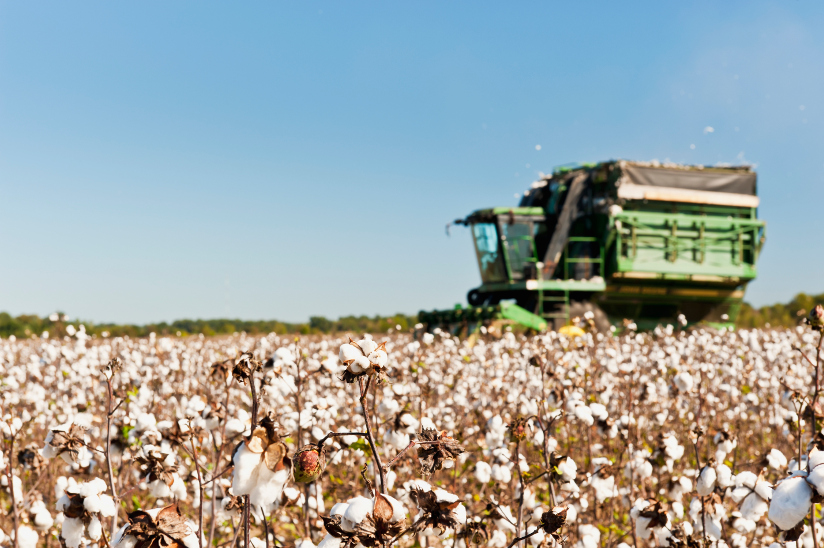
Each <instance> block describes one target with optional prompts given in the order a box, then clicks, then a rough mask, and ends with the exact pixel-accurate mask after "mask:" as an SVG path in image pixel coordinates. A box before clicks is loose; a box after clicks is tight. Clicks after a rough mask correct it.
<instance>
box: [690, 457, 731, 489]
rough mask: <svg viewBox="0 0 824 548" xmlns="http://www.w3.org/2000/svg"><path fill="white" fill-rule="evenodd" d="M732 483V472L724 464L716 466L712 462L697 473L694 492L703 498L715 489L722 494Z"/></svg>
mask: <svg viewBox="0 0 824 548" xmlns="http://www.w3.org/2000/svg"><path fill="white" fill-rule="evenodd" d="M732 482H733V476H732V470H730V467H729V466H727V465H726V464H723V463H722V464H716V463H715V462H714V460H711V461H710V462H709V463H707V464H706V465H705V466H704V467H703V468H701V470H700V471H699V473H698V481H697V482H696V483H695V490H696V492H697V493H698V495H699V496H701V497H705V496H707V495H710V494H711V493H713V492H714V491H715V490H716V489H719V490H721V491H722V492H723V491H724V490H725V489H727V488H728V487H730V486H731V485H732Z"/></svg>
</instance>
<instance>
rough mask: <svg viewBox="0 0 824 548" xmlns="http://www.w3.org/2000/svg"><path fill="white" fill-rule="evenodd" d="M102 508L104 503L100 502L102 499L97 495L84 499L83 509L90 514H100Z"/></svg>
mask: <svg viewBox="0 0 824 548" xmlns="http://www.w3.org/2000/svg"><path fill="white" fill-rule="evenodd" d="M101 506H102V503H101V502H100V497H98V496H97V495H91V496H87V497H86V498H84V499H83V508H85V509H86V510H88V511H89V513H90V514H96V513H97V512H99V511H100V508H101ZM95 540H96V539H95Z"/></svg>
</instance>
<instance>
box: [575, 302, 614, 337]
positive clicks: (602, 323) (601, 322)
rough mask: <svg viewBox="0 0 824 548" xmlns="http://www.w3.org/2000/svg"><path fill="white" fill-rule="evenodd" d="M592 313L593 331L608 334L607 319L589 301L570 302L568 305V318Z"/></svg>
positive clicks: (595, 305) (598, 308)
mask: <svg viewBox="0 0 824 548" xmlns="http://www.w3.org/2000/svg"><path fill="white" fill-rule="evenodd" d="M587 312H592V314H593V318H592V320H593V322H595V329H597V330H598V331H599V332H600V333H608V332H609V327H610V323H609V318H608V317H607V315H606V314H605V313H604V311H603V310H601V308H600V307H599V306H598V305H597V304H594V303H592V302H590V301H572V302H571V303H569V318H570V319H572V318H575V317H583V316H584V314H585V313H587Z"/></svg>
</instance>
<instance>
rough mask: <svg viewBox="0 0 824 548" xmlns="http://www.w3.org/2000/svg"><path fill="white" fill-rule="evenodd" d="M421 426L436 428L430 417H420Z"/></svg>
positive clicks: (424, 428) (427, 428) (425, 428)
mask: <svg viewBox="0 0 824 548" xmlns="http://www.w3.org/2000/svg"><path fill="white" fill-rule="evenodd" d="M421 428H422V429H423V430H437V428H435V423H434V422H432V419H430V418H429V417H422V418H421Z"/></svg>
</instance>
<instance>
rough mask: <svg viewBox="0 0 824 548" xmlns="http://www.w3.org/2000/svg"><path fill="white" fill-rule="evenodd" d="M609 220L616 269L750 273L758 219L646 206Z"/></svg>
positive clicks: (752, 274) (744, 276)
mask: <svg viewBox="0 0 824 548" xmlns="http://www.w3.org/2000/svg"><path fill="white" fill-rule="evenodd" d="M611 219H612V221H613V223H612V224H613V226H615V227H616V229H615V231H614V238H615V248H616V255H615V258H616V264H615V272H648V273H656V274H680V275H683V276H684V277H685V278H684V279H691V277H693V276H698V277H700V276H719V277H728V278H737V279H739V280H741V281H743V280H751V279H753V278H755V274H756V270H755V261H756V259H757V258H758V251H759V249H760V247H761V243H762V236H763V229H764V226H765V223H764V222H763V221H759V220H755V219H743V218H732V217H726V218H725V217H717V216H709V215H687V214H680V213H659V212H648V211H625V212H623V213H620V214H618V215H615V216H613V217H612V218H611Z"/></svg>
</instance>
